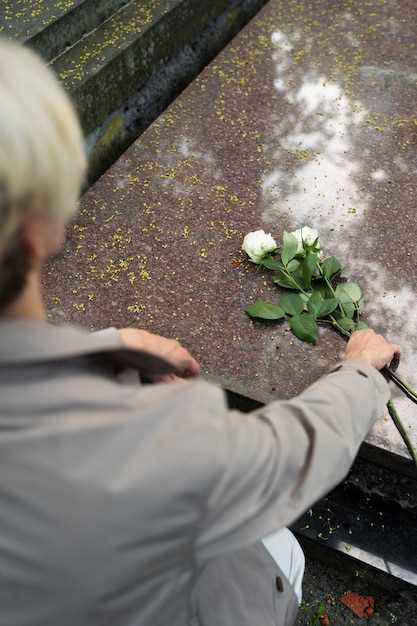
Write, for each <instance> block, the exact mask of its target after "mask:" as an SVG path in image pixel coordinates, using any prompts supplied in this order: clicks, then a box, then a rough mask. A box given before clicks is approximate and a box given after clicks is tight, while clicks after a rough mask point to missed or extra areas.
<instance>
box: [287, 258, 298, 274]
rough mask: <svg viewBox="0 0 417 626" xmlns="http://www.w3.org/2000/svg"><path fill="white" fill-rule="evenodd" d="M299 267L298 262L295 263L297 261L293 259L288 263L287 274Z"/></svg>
mask: <svg viewBox="0 0 417 626" xmlns="http://www.w3.org/2000/svg"><path fill="white" fill-rule="evenodd" d="M299 267H300V261H297V259H293V260H292V261H290V262H289V263H288V265H287V270H288V271H289V272H295V271H296V270H298V268H299Z"/></svg>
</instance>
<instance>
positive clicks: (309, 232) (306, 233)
mask: <svg viewBox="0 0 417 626" xmlns="http://www.w3.org/2000/svg"><path fill="white" fill-rule="evenodd" d="M291 235H293V237H295V238H296V239H297V241H298V249H297V254H298V253H299V252H302V251H303V249H304V246H303V242H304V243H306V244H307V245H308V246H312V245H313V243H314V242H315V241H316V239H317V238H318V236H319V233H318V231H317V230H315V229H314V228H310V227H309V226H303V227H302V228H299V229H298V230H294V232H292V233H291ZM316 248H317V249H318V250H320V243H319V242H317V244H316Z"/></svg>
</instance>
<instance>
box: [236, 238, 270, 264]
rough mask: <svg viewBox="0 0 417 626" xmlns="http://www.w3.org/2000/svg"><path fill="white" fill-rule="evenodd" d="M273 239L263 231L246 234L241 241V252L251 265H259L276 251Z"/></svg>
mask: <svg viewBox="0 0 417 626" xmlns="http://www.w3.org/2000/svg"><path fill="white" fill-rule="evenodd" d="M277 247H278V246H277V244H276V242H275V239H274V238H273V237H272V236H271V235H270V234H269V233H268V234H267V233H266V232H265V231H263V230H255V231H253V232H251V233H248V234H247V235H246V237H245V238H244V240H243V245H242V250H244V251H245V252H246V254H247V255H248V257H249V258H250V260H251V261H252V262H253V263H260V262H261V261H262V259H263V258H264V257H265V256H266V255H267V254H268V253H269V252H273V251H274V250H276V249H277Z"/></svg>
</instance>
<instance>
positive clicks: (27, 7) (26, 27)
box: [0, 0, 84, 41]
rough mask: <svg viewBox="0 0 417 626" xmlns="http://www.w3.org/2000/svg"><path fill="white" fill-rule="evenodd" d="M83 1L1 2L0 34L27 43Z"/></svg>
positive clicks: (4, 0)
mask: <svg viewBox="0 0 417 626" xmlns="http://www.w3.org/2000/svg"><path fill="white" fill-rule="evenodd" d="M83 2H84V0H2V1H1V3H0V34H2V35H7V36H8V37H11V38H13V39H17V40H19V41H27V40H28V39H30V38H31V37H33V36H35V35H36V34H38V33H39V32H40V31H42V30H43V29H44V28H46V27H47V26H49V25H50V24H51V23H52V22H55V21H56V20H58V19H59V18H61V17H62V16H63V15H65V13H67V12H68V11H71V10H72V9H74V8H75V7H77V6H78V5H80V4H82V3H83Z"/></svg>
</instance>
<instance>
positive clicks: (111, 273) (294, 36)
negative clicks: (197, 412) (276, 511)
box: [46, 0, 417, 475]
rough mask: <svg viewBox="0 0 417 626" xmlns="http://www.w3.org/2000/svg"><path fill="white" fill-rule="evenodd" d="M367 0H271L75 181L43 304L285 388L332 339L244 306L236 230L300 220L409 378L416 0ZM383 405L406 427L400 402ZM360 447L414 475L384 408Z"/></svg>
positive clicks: (262, 384) (216, 370)
mask: <svg viewBox="0 0 417 626" xmlns="http://www.w3.org/2000/svg"><path fill="white" fill-rule="evenodd" d="M369 6H370V8H369V11H370V13H369V14H368V13H367V14H366V16H364V14H363V12H362V10H360V9H359V8H357V10H355V11H354V12H353V13H351V12H350V11H351V9H350V8H349V7H350V0H341V2H340V3H337V4H335V5H332V9H331V10H328V5H327V3H326V2H325V0H318V1H317V2H316V3H315V7H314V10H313V9H312V8H311V7H310V5H308V3H306V4H305V5H302V4H301V5H300V3H299V2H289V3H288V2H284V0H270V2H269V3H268V4H267V6H266V7H265V8H264V9H263V10H262V11H261V12H260V13H259V14H258V16H257V17H256V18H255V19H254V20H252V22H251V23H250V24H249V26H248V27H246V28H245V29H244V30H242V32H241V33H240V34H239V35H238V36H237V37H236V38H235V39H234V40H233V41H232V42H231V44H230V45H229V46H228V47H227V48H226V49H225V50H224V51H223V52H222V53H221V54H220V55H219V56H218V57H217V58H216V59H215V60H214V61H213V62H212V63H211V65H210V66H209V67H207V68H206V69H205V70H204V72H203V73H202V74H201V75H200V76H199V77H198V79H197V80H195V81H194V82H193V83H192V84H191V85H190V86H189V87H188V89H187V90H185V91H184V92H183V93H182V94H181V96H180V97H179V98H178V99H177V100H176V101H175V103H174V104H173V105H172V106H171V107H170V108H169V109H168V110H167V111H166V112H165V113H164V114H163V115H162V116H161V117H160V118H159V119H158V120H157V121H156V122H155V123H154V124H153V125H152V126H151V127H150V128H149V129H148V130H147V131H146V132H145V133H144V134H143V135H142V137H141V138H140V139H139V140H138V141H136V142H135V143H134V144H133V145H132V146H131V148H130V149H129V150H128V151H127V152H126V153H125V154H124V155H123V156H122V158H121V159H120V160H119V161H118V162H117V164H115V165H114V166H113V167H112V168H111V169H110V170H109V172H108V173H107V174H106V175H105V176H103V177H102V179H101V180H100V181H99V182H98V183H97V184H96V185H95V186H94V188H93V189H92V190H91V191H90V192H89V193H87V194H86V195H85V196H84V198H83V202H82V212H81V215H80V218H79V222H78V225H76V226H75V227H74V229H73V231H72V233H71V234H70V237H69V240H68V243H67V254H66V255H65V256H64V257H63V259H62V260H60V261H58V262H57V263H56V264H55V265H54V266H53V268H52V269H51V271H50V273H49V276H47V279H46V284H47V288H48V294H49V298H50V300H49V303H50V307H51V309H50V314H51V316H52V318H56V317H59V318H61V319H68V320H73V321H76V322H81V323H86V324H87V325H89V326H95V327H97V326H100V325H103V324H109V323H112V324H115V325H126V324H140V325H144V326H146V327H148V328H150V329H151V330H155V331H157V332H159V333H162V334H168V335H170V334H174V335H175V336H178V337H179V338H180V339H181V340H182V341H184V342H185V343H186V344H187V345H188V346H189V347H190V348H191V350H192V351H193V352H194V353H195V354H196V355H197V357H198V358H199V359H200V360H201V361H202V363H203V366H204V372H205V374H206V375H207V376H211V377H213V378H215V379H216V380H218V381H219V382H220V383H221V384H222V385H223V386H224V387H225V388H227V389H229V390H231V391H234V392H239V393H240V394H241V395H243V396H246V397H248V398H249V399H252V400H256V401H259V402H263V403H265V402H268V401H270V400H273V399H275V398H277V397H278V398H286V397H290V396H293V395H296V394H297V393H299V392H300V391H301V390H302V389H303V388H305V387H306V386H307V385H308V384H310V383H312V382H313V381H314V380H316V379H317V378H318V377H319V376H320V375H322V374H323V373H324V372H326V371H328V369H329V368H330V367H332V366H333V365H334V364H335V363H337V361H338V360H339V358H340V357H339V355H340V352H341V351H342V350H343V348H344V343H343V340H342V339H341V338H339V337H338V336H336V335H335V334H334V333H333V332H332V331H331V330H323V332H322V334H321V336H320V340H319V342H318V345H317V346H316V347H311V346H308V345H306V344H302V343H300V342H299V341H298V340H296V339H295V338H293V337H292V335H291V334H290V333H288V332H287V330H286V327H285V325H284V324H276V325H270V326H265V325H263V324H258V323H255V322H253V321H251V320H250V319H248V318H247V316H246V315H245V313H244V307H245V305H246V304H247V303H248V302H251V301H253V300H254V299H256V298H265V299H271V298H272V299H273V298H275V297H277V296H278V293H276V291H275V288H273V287H271V283H270V282H269V278H268V277H265V282H264V280H263V277H262V276H261V275H260V273H259V272H257V271H254V268H253V267H252V266H250V264H249V263H247V262H246V261H245V259H244V257H243V255H242V253H241V252H240V246H241V242H242V239H243V236H244V235H245V233H246V232H248V231H249V230H254V229H257V228H260V227H263V228H265V229H267V230H268V231H272V232H273V234H274V235H275V236H277V238H279V237H280V236H281V234H282V231H283V230H284V228H286V229H290V230H291V229H293V228H295V227H297V226H300V225H302V224H310V225H312V226H315V227H317V228H318V229H319V231H320V232H321V235H322V242H323V245H324V247H325V249H326V251H328V252H329V253H333V252H334V253H336V254H337V255H338V256H340V257H341V258H342V260H343V261H344V262H345V263H346V266H347V267H348V268H349V272H351V274H352V276H354V277H355V279H357V280H358V281H359V282H360V283H361V284H362V286H363V288H364V292H365V299H366V304H367V316H368V320H369V322H370V323H371V324H372V325H373V326H374V327H376V328H377V329H378V330H380V331H382V332H385V333H388V334H389V336H390V337H391V338H392V339H393V340H396V341H397V342H398V343H399V344H401V345H402V346H403V357H402V362H401V365H400V370H399V372H400V374H401V375H402V376H403V377H404V378H405V379H407V380H408V381H410V383H411V384H413V385H414V386H415V387H416V386H417V370H416V366H415V364H416V362H417V359H416V356H417V355H416V352H415V349H414V347H413V345H416V343H417V329H416V327H415V324H414V320H415V318H416V317H417V308H416V307H417V305H416V302H417V298H416V292H415V285H416V282H417V268H416V265H415V263H414V260H413V256H412V254H411V251H412V250H413V249H414V232H415V226H416V223H415V222H416V217H415V210H414V196H413V191H412V190H413V189H415V188H416V186H417V170H416V168H415V166H414V160H415V159H414V155H415V143H416V131H415V124H416V122H415V100H416V95H417V94H416V80H415V76H416V72H417V67H416V57H415V54H414V52H413V50H414V47H415V41H414V34H413V31H412V27H411V24H412V23H413V20H415V18H416V19H417V6H416V7H414V8H412V7H411V8H409V13H408V14H407V15H408V18H409V19H404V16H403V15H402V14H401V11H400V9H399V8H398V7H396V6H394V5H392V6H391V5H390V7H389V8H388V7H387V6H383V5H381V3H380V2H379V0H369ZM413 6H414V5H413ZM371 9H372V10H371ZM347 13H349V16H350V17H349V19H348V18H347ZM394 21H395V23H396V24H397V23H398V29H397V31H398V32H397V31H396V34H395V36H394V34H393V32H392V29H390V26H389V24H392V23H394ZM382 50H386V51H389V54H388V53H386V55H385V56H384V57H383V58H381V51H382ZM313 52H314V53H313ZM347 58H348V59H349V61H347V60H346V59H347ZM393 228H395V230H394V231H393ZM80 229H81V230H80ZM394 232H395V234H394ZM56 276H59V277H60V280H59V282H57V281H56ZM109 290H110V291H109ZM109 293H110V294H111V296H110V297H109ZM54 298H55V299H54ZM54 302H57V303H58V304H56V305H54V304H53V303H54ZM394 396H395V397H396V399H397V394H396V391H395V390H394ZM397 404H398V407H399V410H400V413H401V414H402V416H403V420H404V422H405V425H406V427H407V428H408V429H409V431H410V435H411V437H412V438H413V439H414V441H417V422H416V420H415V415H414V407H413V405H411V404H410V403H409V402H408V401H407V400H406V399H405V398H404V397H398V399H397ZM362 452H363V453H364V454H366V455H367V457H368V458H372V459H373V460H374V461H376V462H379V463H383V464H386V465H387V466H389V467H394V466H395V467H396V468H397V469H398V470H399V471H402V472H405V473H410V474H411V475H415V469H414V467H413V465H412V463H411V461H410V459H409V456H408V453H407V451H406V449H405V447H404V445H403V443H402V441H401V439H400V437H399V435H398V433H397V431H396V429H395V427H394V425H393V423H392V422H391V420H390V419H389V418H388V417H387V416H385V417H384V418H383V419H381V420H379V421H378V422H377V423H376V425H375V427H374V428H373V430H372V431H371V433H370V434H369V436H368V439H367V444H366V446H364V447H363V448H362Z"/></svg>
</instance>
